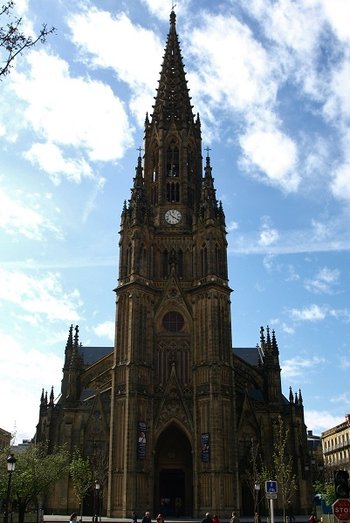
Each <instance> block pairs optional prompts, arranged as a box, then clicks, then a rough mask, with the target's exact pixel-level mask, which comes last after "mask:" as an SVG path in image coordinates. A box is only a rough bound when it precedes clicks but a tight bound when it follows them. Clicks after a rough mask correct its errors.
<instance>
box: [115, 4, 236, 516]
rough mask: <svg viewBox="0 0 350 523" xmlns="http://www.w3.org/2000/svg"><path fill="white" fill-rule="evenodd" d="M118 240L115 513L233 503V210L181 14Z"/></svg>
mask: <svg viewBox="0 0 350 523" xmlns="http://www.w3.org/2000/svg"><path fill="white" fill-rule="evenodd" d="M142 160H143V161H142ZM119 245H120V269H119V280H118V286H117V288H116V297H117V313H116V335H115V349H114V364H113V370H112V399H111V403H112V406H111V423H110V452H109V482H108V483H109V493H108V500H109V506H108V513H109V515H111V516H113V515H118V516H124V517H127V516H128V515H129V514H130V511H131V510H132V509H136V510H137V511H141V510H145V508H147V507H152V508H153V509H154V510H158V507H159V509H161V508H162V510H164V509H165V510H166V513H167V514H169V515H170V514H172V515H186V516H191V515H193V516H199V515H201V514H202V513H203V512H205V511H206V510H207V509H210V510H211V509H212V508H213V507H215V509H216V510H218V511H220V512H221V513H223V512H228V511H230V510H232V507H235V506H237V503H238V492H237V484H238V482H237V476H238V474H237V457H236V454H235V452H236V451H235V449H236V445H235V441H234V438H235V434H236V430H235V424H236V419H235V386H234V372H233V360H232V344H231V322H230V292H231V290H230V288H229V286H228V274H227V252H226V251H227V241H226V230H225V217H224V213H223V210H222V206H221V203H219V202H218V201H217V199H216V194H215V188H214V179H213V176H212V167H211V164H210V156H209V150H208V151H207V155H206V159H205V168H204V171H203V166H202V141H201V124H200V119H199V116H198V115H197V116H196V117H195V116H194V114H193V112H192V105H191V98H190V96H189V90H188V87H187V81H186V73H185V70H184V65H183V61H182V56H181V49H180V45H179V40H178V36H177V32H176V17H175V13H174V12H172V13H171V15H170V29H169V33H168V37H167V42H166V48H165V54H164V58H163V64H162V69H161V74H160V80H159V86H158V89H157V95H156V97H155V104H154V106H153V114H152V115H151V117H148V116H146V120H145V135H144V157H143V158H142V157H141V150H140V154H139V157H138V162H137V166H136V174H135V177H134V181H133V187H132V190H131V198H130V200H129V202H128V203H127V204H125V206H124V209H123V211H122V216H121V231H120V244H119Z"/></svg>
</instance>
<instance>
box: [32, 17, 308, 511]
mask: <svg viewBox="0 0 350 523" xmlns="http://www.w3.org/2000/svg"><path fill="white" fill-rule="evenodd" d="M175 21H176V20H175V13H174V12H172V13H171V16H170V29H169V33H168V38H167V42H166V48H165V54H164V59H163V65H162V70H161V76H160V81H159V86H158V90H157V96H156V99H155V105H154V108H153V114H152V115H151V117H148V116H147V117H146V120H145V143H144V156H143V157H141V153H140V155H139V158H138V160H137V166H136V172H135V177H134V179H133V186H132V189H131V197H130V200H129V202H128V203H127V204H126V205H125V206H124V208H123V210H122V215H121V231H120V266H119V279H118V285H117V288H116V299H117V309H116V311H117V312H116V336H115V340H116V341H115V348H114V350H113V349H112V348H110V349H109V348H108V347H107V348H93V347H92V348H91V347H90V348H89V347H84V346H82V345H81V344H80V341H79V332H78V328H77V327H76V328H75V331H74V329H73V327H71V329H70V332H69V336H68V341H67V345H66V350H65V363H64V368H63V379H62V388H61V395H60V399H59V401H58V402H57V403H55V402H54V399H53V398H54V396H53V392H51V394H50V396H49V397H48V395H47V394H44V392H43V394H42V397H41V406H40V418H39V423H38V427H37V440H38V441H40V440H48V441H49V448H53V446H54V445H56V444H60V443H68V445H69V446H70V448H71V449H72V450H73V449H74V447H76V446H78V447H80V448H81V449H82V451H83V453H84V455H86V456H89V457H90V459H91V462H92V464H93V467H94V470H95V475H96V477H98V479H99V481H100V482H101V484H102V487H103V512H104V513H105V514H107V515H108V516H114V517H124V518H126V517H130V514H131V512H132V510H136V512H137V513H138V514H139V515H141V514H142V513H143V512H144V511H145V510H146V509H150V510H151V511H152V513H153V515H154V514H156V513H158V511H160V510H162V511H166V513H167V515H172V516H181V517H182V516H192V517H201V516H202V515H203V513H205V512H206V511H207V510H208V511H212V510H215V511H217V512H218V513H219V514H220V515H221V517H223V518H224V517H228V516H229V514H230V513H231V511H232V510H233V509H236V510H238V511H240V512H241V514H242V515H251V514H252V513H253V511H254V505H253V496H252V494H251V492H250V491H249V488H248V482H247V469H248V468H249V459H250V453H251V447H252V445H255V446H257V447H258V448H259V449H260V451H261V454H262V456H263V458H264V461H265V462H266V463H268V462H269V461H271V454H272V448H273V441H274V422H275V421H276V420H277V418H278V417H279V416H281V417H282V419H283V420H284V422H285V425H286V427H288V429H289V447H290V452H291V453H292V455H293V456H295V462H294V467H295V474H296V475H297V477H298V480H299V481H298V483H299V491H298V494H297V496H296V499H295V500H294V501H293V502H294V506H295V511H297V510H298V511H302V512H307V510H308V509H309V507H308V504H309V500H310V499H311V498H310V485H309V483H308V480H307V478H306V477H305V473H304V466H305V460H306V459H307V438H306V427H305V424H304V413H303V404H302V398H301V394H300V392H299V393H298V394H295V395H294V394H293V393H292V392H290V395H289V399H287V398H286V397H285V396H284V395H283V394H282V390H281V371H280V365H279V349H278V345H277V341H276V337H275V333H274V332H272V333H270V331H269V329H267V330H266V331H265V330H264V329H261V331H260V344H259V345H258V346H257V347H256V348H248V349H239V348H234V349H232V341H231V309H230V305H231V304H230V294H231V289H230V287H229V282H228V272H227V240H226V227H225V216H224V211H223V208H222V205H221V202H218V201H217V199H216V193H215V187H214V179H213V176H212V166H211V161H210V156H209V151H208V152H207V156H206V158H205V166H204V169H203V166H202V141H201V123H200V119H199V116H198V115H197V117H195V116H194V115H193V113H192V106H191V103H190V97H189V91H188V88H187V82H186V79H185V71H184V65H183V61H182V55H181V50H180V46H179V41H178V36H177V32H176V24H175ZM47 503H48V505H50V509H51V510H56V511H60V512H68V511H69V510H71V509H73V508H75V504H74V497H73V493H72V488H71V485H70V484H69V480H68V479H67V480H66V481H62V482H61V483H60V485H58V486H57V488H56V491H55V492H54V493H53V495H52V496H51V499H50V500H48V501H47ZM88 503H89V500H87V504H88ZM86 510H87V509H86Z"/></svg>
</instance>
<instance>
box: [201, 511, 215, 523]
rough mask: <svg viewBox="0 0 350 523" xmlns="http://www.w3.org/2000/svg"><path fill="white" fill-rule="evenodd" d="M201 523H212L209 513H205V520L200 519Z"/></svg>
mask: <svg viewBox="0 0 350 523" xmlns="http://www.w3.org/2000/svg"><path fill="white" fill-rule="evenodd" d="M202 523H213V520H212V519H211V517H210V513H209V512H206V514H205V518H203V519H202Z"/></svg>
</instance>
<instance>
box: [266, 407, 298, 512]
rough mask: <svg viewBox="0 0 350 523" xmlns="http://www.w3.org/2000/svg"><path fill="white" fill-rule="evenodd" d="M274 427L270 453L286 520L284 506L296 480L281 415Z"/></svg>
mask: <svg viewBox="0 0 350 523" xmlns="http://www.w3.org/2000/svg"><path fill="white" fill-rule="evenodd" d="M274 429H275V437H274V451H273V455H272V462H273V469H274V476H275V477H274V479H276V481H277V484H278V493H279V495H280V496H281V498H282V509H283V521H286V508H287V506H288V504H289V503H291V501H292V499H293V496H294V494H295V492H296V490H297V480H296V475H295V473H294V472H293V456H292V452H290V448H289V445H288V441H289V429H286V427H285V424H284V422H283V419H282V417H281V416H278V419H277V422H276V423H275V426H274ZM270 479H271V478H270Z"/></svg>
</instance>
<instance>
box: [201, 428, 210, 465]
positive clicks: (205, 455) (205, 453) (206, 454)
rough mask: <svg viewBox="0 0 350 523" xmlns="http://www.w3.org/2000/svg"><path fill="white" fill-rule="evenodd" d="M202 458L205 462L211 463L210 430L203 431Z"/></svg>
mask: <svg viewBox="0 0 350 523" xmlns="http://www.w3.org/2000/svg"><path fill="white" fill-rule="evenodd" d="M201 459H202V462H203V463H209V461H210V446H209V433H208V432H202V434H201Z"/></svg>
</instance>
